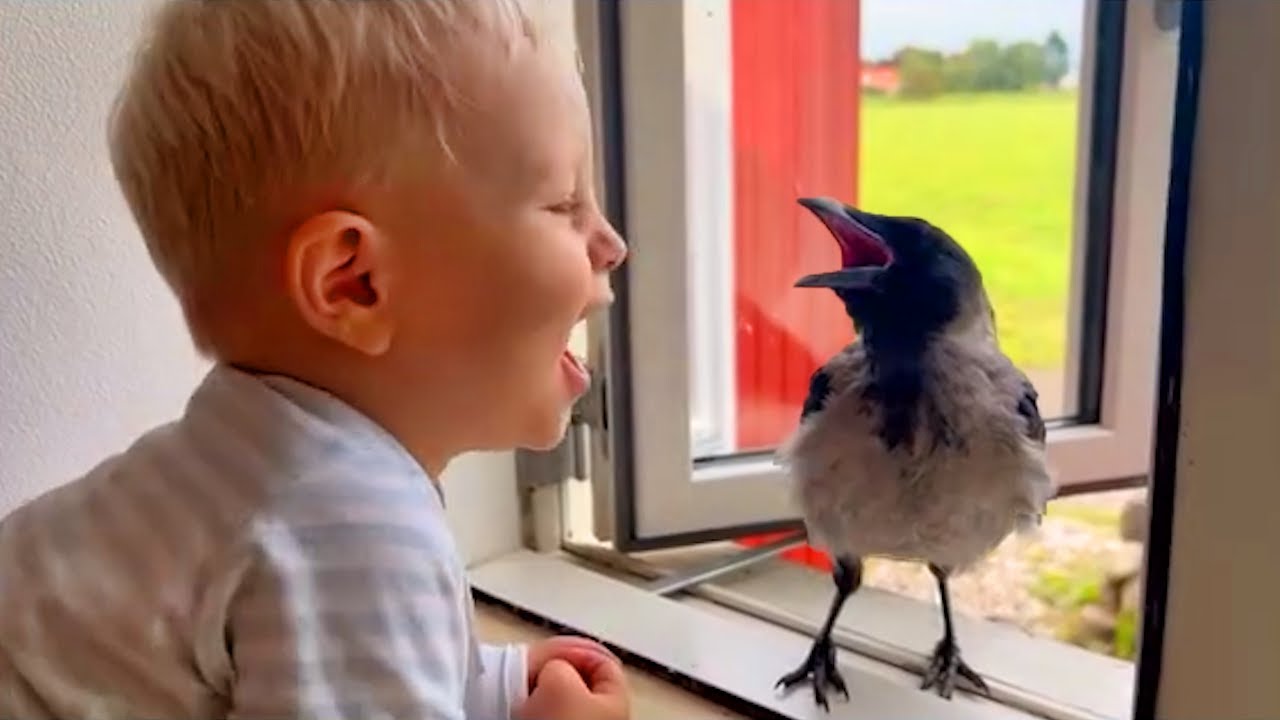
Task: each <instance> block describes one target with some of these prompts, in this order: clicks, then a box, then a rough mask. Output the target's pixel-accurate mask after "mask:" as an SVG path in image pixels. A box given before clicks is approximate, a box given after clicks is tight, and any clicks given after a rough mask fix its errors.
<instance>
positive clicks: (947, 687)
mask: <svg viewBox="0 0 1280 720" xmlns="http://www.w3.org/2000/svg"><path fill="white" fill-rule="evenodd" d="M956 675H959V676H960V677H962V678H964V679H965V680H968V681H969V683H970V684H971V685H973V688H974V689H975V690H977V691H978V692H980V693H982V694H983V695H986V696H987V697H991V690H990V689H988V688H987V684H986V683H985V682H983V680H982V678H981V677H979V676H978V673H976V672H974V671H973V668H971V667H969V666H968V665H966V664H965V662H964V661H963V660H961V659H960V648H958V647H956V644H955V642H954V641H953V640H950V639H948V638H943V639H942V640H940V641H939V642H938V646H937V647H936V648H934V651H933V660H932V661H930V663H929V669H928V670H926V671H925V674H924V682H922V683H921V684H920V689H921V690H928V689H929V688H930V687H935V688H937V691H938V695H940V696H942V697H944V698H946V699H948V700H950V699H951V693H952V692H953V691H954V690H955V686H956Z"/></svg>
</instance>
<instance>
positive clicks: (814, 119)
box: [686, 0, 1086, 459]
mask: <svg viewBox="0 0 1280 720" xmlns="http://www.w3.org/2000/svg"><path fill="white" fill-rule="evenodd" d="M731 8H732V50H731V55H732V63H731V65H732V73H733V77H732V81H733V82H732V106H733V107H732V118H733V119H732V125H733V136H734V137H733V153H732V160H731V162H726V163H725V165H724V167H725V172H724V180H723V181H724V184H725V187H726V188H731V193H732V203H731V205H732V212H731V215H732V217H731V218H728V219H726V225H725V226H726V227H731V228H732V229H731V231H728V232H725V233H723V235H722V236H715V235H714V234H713V236H712V237H709V238H704V237H695V238H692V239H691V241H690V242H691V243H693V244H699V243H701V244H703V247H702V249H701V250H699V251H697V252H693V253H691V263H692V270H691V273H690V277H689V281H690V300H691V303H692V304H693V307H694V309H693V312H692V316H691V317H692V324H691V332H692V334H693V337H692V338H691V340H692V342H691V343H690V347H691V352H692V354H693V357H691V363H690V367H691V374H692V377H691V398H692V403H693V407H692V410H693V412H692V416H693V418H692V425H693V427H692V429H691V432H692V435H693V441H694V453H695V456H696V457H699V458H704V459H705V458H709V457H715V456H723V455H731V454H735V453H741V452H751V451H766V450H769V449H771V448H773V447H775V446H776V445H777V444H778V443H779V442H780V441H781V440H782V439H783V438H785V437H786V435H787V434H788V433H789V432H790V431H791V430H792V429H793V428H794V427H795V423H796V421H797V419H798V410H799V407H800V404H801V402H802V400H803V398H804V395H805V393H806V392H807V389H808V377H809V374H810V373H811V372H812V371H813V370H814V369H815V368H816V367H817V366H818V365H819V364H820V363H821V362H822V361H824V360H825V359H826V358H827V357H829V356H830V355H831V354H833V353H834V352H836V351H837V350H838V349H839V348H840V347H842V346H843V345H844V344H846V343H848V342H850V341H851V340H852V339H853V330H852V327H851V324H850V322H849V321H848V320H847V318H845V317H844V315H843V312H842V310H841V307H840V305H839V303H838V301H837V300H836V298H835V297H834V296H833V295H831V293H830V291H827V290H818V289H812V290H806V289H797V288H793V287H792V284H793V283H794V281H795V280H796V279H798V278H799V277H800V276H801V275H804V274H806V273H810V272H818V271H824V270H829V269H835V268H836V267H837V266H838V263H839V255H838V250H837V247H836V245H835V243H834V242H833V241H832V240H831V239H830V237H829V235H828V234H827V233H826V231H825V230H824V229H823V228H822V226H821V225H820V224H819V223H818V222H817V220H816V219H814V218H813V217H812V216H811V215H809V214H808V213H807V211H805V210H803V209H802V208H800V207H799V206H798V205H796V202H795V200H796V198H797V197H798V196H803V195H827V196H833V197H836V198H838V199H840V200H843V201H846V202H849V203H851V204H855V205H857V206H859V207H862V208H864V209H866V210H868V211H871V212H876V213H886V214H904V215H918V216H922V217H925V218H927V219H929V220H930V221H932V222H934V223H935V224H937V225H938V226H940V227H942V228H943V229H945V230H947V231H948V232H950V233H951V234H952V235H953V236H954V237H955V238H956V239H957V240H958V241H959V242H960V243H961V244H962V245H964V246H965V247H966V248H967V249H968V250H969V252H970V253H971V254H972V255H973V256H974V258H975V260H976V261H977V262H978V264H979V267H980V268H981V269H982V271H983V273H984V278H985V282H986V286H987V291H988V294H989V295H990V297H991V299H992V301H993V303H994V305H995V308H996V312H997V318H998V330H999V333H1000V339H1001V343H1002V345H1003V347H1004V349H1005V351H1006V352H1007V353H1008V354H1009V355H1010V356H1011V357H1012V359H1013V360H1014V362H1016V363H1017V364H1019V365H1020V366H1021V367H1022V368H1024V369H1025V370H1026V371H1027V373H1028V375H1030V377H1031V378H1032V380H1033V382H1035V384H1036V385H1037V387H1038V389H1039V391H1040V393H1041V396H1042V403H1041V410H1042V412H1043V414H1044V415H1045V416H1046V417H1047V418H1070V417H1071V416H1072V415H1073V414H1074V413H1075V412H1076V398H1075V397H1074V395H1075V391H1074V390H1073V389H1072V388H1073V385H1074V383H1073V381H1072V373H1073V372H1074V367H1075V366H1076V365H1077V364H1078V358H1079V354H1080V352H1081V349H1080V348H1078V347H1073V346H1075V345H1077V344H1078V343H1077V342H1076V341H1075V338H1074V337H1073V335H1072V331H1071V329H1070V328H1071V323H1072V322H1073V320H1074V315H1073V310H1074V308H1073V305H1075V304H1077V303H1073V300H1074V297H1073V285H1075V284H1078V283H1080V282H1081V280H1082V279H1081V278H1079V277H1077V276H1075V274H1074V273H1073V268H1074V267H1075V266H1077V264H1078V262H1077V255H1078V253H1079V249H1078V248H1077V247H1076V244H1077V239H1076V236H1077V233H1078V231H1079V228H1077V219H1078V218H1082V217H1083V215H1082V213H1080V212H1079V209H1078V208H1077V201H1078V199H1079V200H1080V201H1082V199H1083V197H1084V194H1082V193H1078V192H1077V172H1078V169H1079V168H1078V167H1077V165H1078V162H1077V159H1078V158H1079V157H1080V153H1079V152H1078V149H1079V148H1078V143H1079V137H1078V125H1079V119H1078V118H1079V114H1080V102H1081V97H1080V92H1081V89H1080V87H1079V77H1080V70H1081V59H1082V55H1083V52H1084V49H1085V48H1084V46H1085V39H1086V38H1085V35H1084V24H1085V23H1084V19H1085V8H1084V2H1083V0H799V1H796V2H776V3H775V2H737V3H733V4H732V5H731ZM686 42H691V41H690V40H686ZM694 142H695V143H696V142H697V138H696V137H695V138H694ZM694 211H695V212H697V209H696V208H695V210H694ZM700 225H701V226H704V227H705V226H707V223H705V222H703V223H701V224H700ZM726 264H727V265H729V266H730V267H731V270H732V271H731V272H727V271H726Z"/></svg>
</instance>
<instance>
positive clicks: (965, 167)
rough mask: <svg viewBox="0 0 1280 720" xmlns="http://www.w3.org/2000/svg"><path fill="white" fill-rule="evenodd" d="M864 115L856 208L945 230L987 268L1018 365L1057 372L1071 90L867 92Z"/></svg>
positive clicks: (1067, 246)
mask: <svg viewBox="0 0 1280 720" xmlns="http://www.w3.org/2000/svg"><path fill="white" fill-rule="evenodd" d="M861 120H862V126H861V129H860V132H861V136H860V143H859V146H860V149H859V152H860V153H861V156H860V158H859V171H860V176H859V191H858V195H859V198H858V204H859V205H860V206H861V207H863V208H865V209H867V210H869V211H871V212H877V213H887V214H907V215H918V216H920V217H924V218H926V219H928V220H930V221H931V222H933V223H934V224H935V225H937V226H939V227H941V228H943V229H944V230H946V231H947V232H948V233H950V234H951V235H952V236H953V237H955V238H956V240H958V241H959V242H960V243H961V244H962V245H964V246H965V248H966V249H968V250H969V252H970V253H971V254H972V255H973V257H974V260H975V261H976V262H977V263H978V266H979V267H980V268H981V269H982V273H983V277H984V280H985V282H986V285H987V291H988V293H989V294H990V295H991V299H992V302H993V303H994V304H995V306H996V314H997V320H998V323H999V332H1000V341H1001V345H1002V346H1003V347H1004V349H1005V351H1006V352H1007V353H1008V354H1009V355H1010V357H1011V358H1012V359H1013V360H1014V362H1016V363H1018V364H1020V365H1022V366H1024V367H1026V368H1029V369H1051V368H1059V367H1062V366H1063V362H1064V358H1065V343H1066V328H1067V325H1066V320H1067V289H1068V286H1069V282H1070V277H1069V273H1070V264H1071V227H1072V217H1071V215H1072V205H1073V192H1074V183H1075V164H1076V163H1075V152H1076V96H1075V94H1074V93H1066V92H1052V93H1018V94H1007V95H1006V94H1000V95H997V94H985V95H944V96H941V97H939V98H936V99H932V100H921V101H905V100H895V99H888V98H883V97H865V98H864V99H863V105H862V118H861Z"/></svg>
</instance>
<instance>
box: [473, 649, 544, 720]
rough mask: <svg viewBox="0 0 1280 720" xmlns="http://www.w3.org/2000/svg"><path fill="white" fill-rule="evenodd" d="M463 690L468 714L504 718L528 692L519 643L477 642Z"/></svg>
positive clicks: (524, 656) (522, 700)
mask: <svg viewBox="0 0 1280 720" xmlns="http://www.w3.org/2000/svg"><path fill="white" fill-rule="evenodd" d="M478 659H479V665H480V668H479V672H476V673H473V674H472V676H471V682H470V684H469V692H468V694H467V717H468V718H501V720H507V719H508V718H510V717H511V715H512V713H513V711H514V710H515V709H516V708H517V707H519V706H520V703H523V702H524V700H525V698H526V697H527V696H528V694H529V680H528V675H527V673H526V671H525V668H526V662H527V661H526V653H525V646H523V645H480V646H479V658H478Z"/></svg>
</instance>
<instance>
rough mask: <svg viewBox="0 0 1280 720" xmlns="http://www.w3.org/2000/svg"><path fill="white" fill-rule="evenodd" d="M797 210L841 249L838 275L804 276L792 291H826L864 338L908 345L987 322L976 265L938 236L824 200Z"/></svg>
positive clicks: (919, 225) (906, 221)
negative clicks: (818, 222)
mask: <svg viewBox="0 0 1280 720" xmlns="http://www.w3.org/2000/svg"><path fill="white" fill-rule="evenodd" d="M799 202H800V204H801V205H803V206H804V207H806V208H808V209H809V210H810V211H812V212H813V214H815V215H817V216H818V218H819V219H820V220H822V223H823V224H824V225H826V227H827V229H828V230H829V231H831V234H832V235H833V236H834V237H835V240H836V242H838V243H839V244H840V260H841V263H840V264H841V267H840V269H839V270H835V271H832V272H826V273H818V274H815V275H807V276H805V277H803V278H801V279H800V280H798V281H797V282H796V286H797V287H826V288H831V290H833V291H834V292H835V294H836V295H837V296H839V298H840V299H841V300H842V301H843V302H844V306H845V309H846V311H847V312H848V313H849V317H850V318H852V319H853V321H854V324H855V325H856V326H857V327H858V329H859V331H860V332H861V333H862V334H863V335H864V336H867V337H871V336H878V337H880V338H883V339H886V340H897V341H903V342H913V341H922V340H924V339H925V338H927V337H929V336H930V335H932V334H934V333H938V332H946V331H949V330H952V329H962V328H969V327H971V326H975V324H977V323H989V322H990V320H991V308H990V304H989V303H988V301H987V297H986V293H985V291H984V290H983V287H982V275H981V273H980V272H979V271H978V267H977V265H975V264H974V262H973V259H972V258H970V257H969V254H968V253H967V252H965V250H964V248H962V247H960V244H959V243H957V242H956V241H955V240H953V239H952V238H951V236H949V235H947V234H946V233H945V232H943V231H942V230H940V229H938V228H936V227H934V226H933V225H931V224H929V223H928V222H926V221H924V220H921V219H919V218H912V217H892V216H887V215H873V214H871V213H867V212H862V211H861V210H858V209H856V208H852V207H849V206H848V205H844V204H842V203H840V202H837V201H835V200H831V199H828V198H802V199H801V200H800V201H799Z"/></svg>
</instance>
